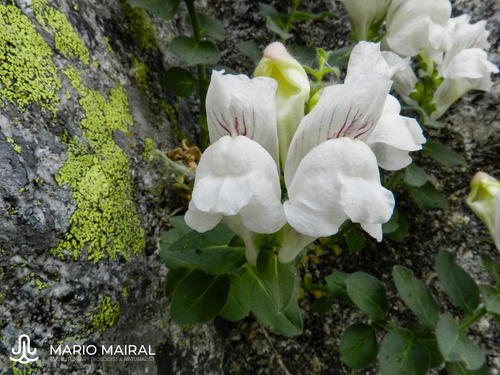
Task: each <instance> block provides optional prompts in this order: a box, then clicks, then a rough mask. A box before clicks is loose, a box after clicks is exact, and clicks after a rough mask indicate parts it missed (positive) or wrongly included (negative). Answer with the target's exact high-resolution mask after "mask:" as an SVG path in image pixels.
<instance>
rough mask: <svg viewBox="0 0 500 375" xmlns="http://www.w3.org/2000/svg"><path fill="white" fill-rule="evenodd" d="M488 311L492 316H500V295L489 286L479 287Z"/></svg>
mask: <svg viewBox="0 0 500 375" xmlns="http://www.w3.org/2000/svg"><path fill="white" fill-rule="evenodd" d="M479 289H480V290H481V294H482V295H483V299H484V302H485V304H486V309H487V310H488V312H490V313H492V314H500V293H499V292H498V291H497V290H496V289H495V288H493V287H491V286H489V285H479Z"/></svg>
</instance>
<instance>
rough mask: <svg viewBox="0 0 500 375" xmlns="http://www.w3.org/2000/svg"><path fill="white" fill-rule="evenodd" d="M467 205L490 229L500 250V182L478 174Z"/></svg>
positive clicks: (471, 185) (484, 174)
mask: <svg viewBox="0 0 500 375" xmlns="http://www.w3.org/2000/svg"><path fill="white" fill-rule="evenodd" d="M470 187H471V192H470V194H469V196H468V197H467V201H466V202H467V204H468V205H469V207H470V208H471V209H472V211H474V213H475V214H476V215H477V217H478V218H480V219H481V221H482V222H483V223H484V224H485V225H486V227H487V228H488V230H489V232H490V234H491V236H492V237H493V240H494V241H495V244H496V246H497V248H498V249H499V250H500V182H499V181H497V180H496V179H494V178H493V177H491V176H490V175H488V174H487V173H484V172H478V173H476V175H475V176H474V178H473V179H472V182H471V184H470Z"/></svg>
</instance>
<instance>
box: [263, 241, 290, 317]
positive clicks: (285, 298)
mask: <svg viewBox="0 0 500 375" xmlns="http://www.w3.org/2000/svg"><path fill="white" fill-rule="evenodd" d="M257 271H258V273H259V277H260V280H261V281H262V283H263V284H264V286H265V287H266V288H267V290H268V291H269V293H270V294H271V296H272V299H273V300H274V301H275V302H276V306H277V309H278V312H281V311H283V310H284V309H285V308H286V307H287V306H288V304H289V303H290V300H291V299H292V298H293V289H294V285H295V265H294V264H293V263H292V262H290V263H281V262H280V261H279V260H278V255H277V254H276V253H275V252H274V251H272V250H261V251H260V252H259V255H258V257H257Z"/></svg>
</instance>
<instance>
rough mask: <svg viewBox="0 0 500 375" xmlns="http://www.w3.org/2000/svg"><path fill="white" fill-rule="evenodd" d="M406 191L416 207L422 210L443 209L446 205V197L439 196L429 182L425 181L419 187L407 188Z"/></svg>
mask: <svg viewBox="0 0 500 375" xmlns="http://www.w3.org/2000/svg"><path fill="white" fill-rule="evenodd" d="M408 190H409V192H410V196H411V197H412V198H413V200H414V201H415V203H416V204H417V206H418V207H420V208H421V209H423V210H427V209H430V208H444V207H446V206H447V205H448V201H447V200H446V197H445V196H444V195H443V194H441V193H440V192H439V191H438V190H437V189H436V188H435V187H434V185H433V184H432V182H430V181H427V182H426V183H425V184H424V185H422V186H420V187H415V186H408Z"/></svg>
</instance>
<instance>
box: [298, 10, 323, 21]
mask: <svg viewBox="0 0 500 375" xmlns="http://www.w3.org/2000/svg"><path fill="white" fill-rule="evenodd" d="M330 16H332V14H331V13H329V12H321V13H310V12H295V13H294V15H293V18H292V22H294V21H300V20H304V21H308V20H322V19H324V18H326V17H330Z"/></svg>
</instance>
